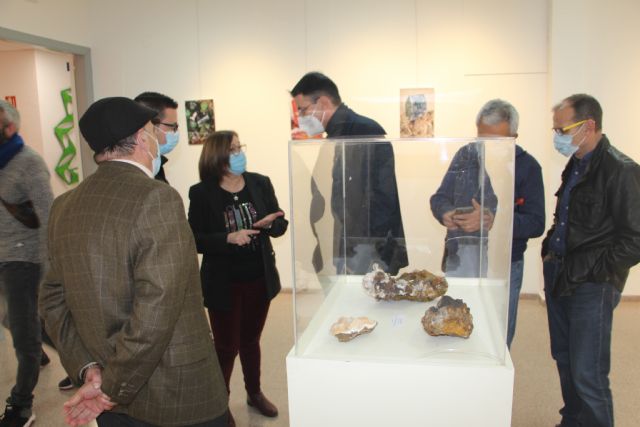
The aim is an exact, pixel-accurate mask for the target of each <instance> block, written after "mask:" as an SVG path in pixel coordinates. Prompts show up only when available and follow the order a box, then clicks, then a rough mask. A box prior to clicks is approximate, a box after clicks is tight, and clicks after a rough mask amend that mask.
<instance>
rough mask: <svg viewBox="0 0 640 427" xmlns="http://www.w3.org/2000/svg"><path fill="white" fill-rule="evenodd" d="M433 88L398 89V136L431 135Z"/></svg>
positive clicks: (428, 136)
mask: <svg viewBox="0 0 640 427" xmlns="http://www.w3.org/2000/svg"><path fill="white" fill-rule="evenodd" d="M434 101H435V91H434V89H433V88H423V89H400V137H402V138H407V137H424V138H431V137H433V135H434V134H433V116H434V110H435V108H434V107H435V102H434Z"/></svg>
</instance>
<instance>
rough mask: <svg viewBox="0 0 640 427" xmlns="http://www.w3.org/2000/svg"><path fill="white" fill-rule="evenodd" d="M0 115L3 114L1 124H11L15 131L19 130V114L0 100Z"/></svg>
mask: <svg viewBox="0 0 640 427" xmlns="http://www.w3.org/2000/svg"><path fill="white" fill-rule="evenodd" d="M0 113H3V116H4V117H3V124H9V123H13V124H14V125H16V129H20V113H18V110H16V109H15V108H14V106H13V105H11V104H9V103H8V102H7V101H4V100H1V99H0Z"/></svg>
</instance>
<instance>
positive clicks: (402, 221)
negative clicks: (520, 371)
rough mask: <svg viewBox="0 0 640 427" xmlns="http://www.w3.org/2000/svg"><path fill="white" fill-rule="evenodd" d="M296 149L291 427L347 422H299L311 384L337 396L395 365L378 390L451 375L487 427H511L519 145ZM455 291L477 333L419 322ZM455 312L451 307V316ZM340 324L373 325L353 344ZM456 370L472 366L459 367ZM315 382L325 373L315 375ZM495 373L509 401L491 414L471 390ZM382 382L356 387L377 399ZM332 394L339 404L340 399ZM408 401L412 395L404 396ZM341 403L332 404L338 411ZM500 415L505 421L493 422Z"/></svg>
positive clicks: (420, 143) (330, 144)
mask: <svg viewBox="0 0 640 427" xmlns="http://www.w3.org/2000/svg"><path fill="white" fill-rule="evenodd" d="M289 149H290V153H289V154H290V190H291V193H290V194H291V207H292V212H291V225H290V231H291V232H292V240H293V254H294V263H293V265H294V266H293V269H294V274H293V277H294V284H293V293H294V298H293V300H294V313H295V322H294V324H295V345H294V348H293V349H292V351H291V352H290V354H289V356H288V358H287V364H288V376H289V396H290V407H291V408H290V410H291V421H292V424H291V425H292V426H294V425H305V426H307V425H315V424H314V422H315V421H316V420H318V419H322V421H321V422H322V423H335V422H337V423H338V425H341V424H340V420H342V418H339V417H338V416H337V417H338V418H335V419H331V418H327V417H329V415H325V414H320V413H317V414H314V415H313V416H312V417H308V418H307V419H304V418H305V417H304V416H303V413H304V414H306V413H309V412H313V410H312V409H310V408H311V406H308V407H306V409H304V410H303V409H302V408H305V399H306V400H308V401H309V402H310V401H313V400H315V397H313V396H314V392H310V394H309V393H306V390H308V389H309V387H308V386H306V385H305V384H308V383H309V382H311V383H314V382H315V383H316V384H319V383H323V382H325V381H327V382H331V381H340V383H341V390H342V388H343V387H346V389H349V387H350V385H351V383H350V382H347V383H345V381H348V380H345V378H346V377H347V376H349V375H351V374H352V373H353V372H355V371H357V370H358V369H362V371H361V374H362V377H368V376H371V375H373V377H379V376H384V375H386V374H385V373H384V372H385V370H388V374H389V375H390V377H391V378H396V375H398V377H397V378H396V380H397V383H396V384H394V385H391V384H385V385H383V386H382V387H390V386H392V387H396V388H401V389H403V388H405V387H406V384H409V383H411V382H413V381H419V380H418V378H420V376H421V375H424V379H425V381H431V380H434V379H435V378H437V377H438V376H439V375H441V374H442V375H445V376H446V378H447V379H446V381H448V382H449V383H450V386H451V387H452V389H451V390H450V392H451V393H456V394H457V395H458V396H457V397H458V398H459V397H464V396H462V395H461V394H460V393H459V390H460V389H461V388H465V387H466V388H467V389H468V390H472V389H473V390H475V391H474V392H473V393H474V394H469V396H468V399H472V400H474V402H475V403H477V404H478V405H479V406H478V412H476V414H475V415H474V417H475V418H474V419H475V421H478V420H479V419H481V418H482V413H486V416H487V419H488V420H489V419H491V420H492V421H490V422H491V423H492V424H490V425H492V426H497V425H508V423H509V421H505V423H502V422H501V421H499V420H500V417H501V416H502V418H504V419H505V420H510V408H511V405H510V404H508V405H507V404H506V402H505V401H504V400H507V401H508V402H511V397H510V395H511V392H512V385H513V367H512V365H511V361H510V358H509V355H508V352H507V349H506V330H507V312H508V301H509V272H510V265H511V235H512V227H513V210H514V196H513V188H514V168H515V143H514V140H513V139H512V138H481V139H480V138H465V139H462V138H461V139H439V138H436V139H406V138H403V139H344V140H338V139H331V140H302V141H291V142H290V144H289ZM374 269H377V270H376V272H377V274H376V272H373V273H372V271H373V270H374ZM416 270H417V271H419V273H418V274H416V275H414V276H415V277H423V278H424V277H426V278H427V279H426V281H425V280H422V281H419V282H411V280H408V279H407V277H408V276H406V275H405V276H403V273H410V272H414V271H416ZM434 283H435V284H440V285H442V283H444V284H445V289H446V292H445V293H444V295H445V296H440V295H441V294H442V289H440V292H439V293H436V294H435V295H430V296H428V297H424V296H425V294H429V292H425V289H426V287H428V286H431V285H432V284H434ZM407 287H409V288H410V290H411V289H413V290H414V291H415V290H418V291H422V292H418V294H420V295H419V296H421V297H420V298H414V296H415V295H416V293H415V292H414V293H413V294H411V293H410V292H407ZM441 287H442V286H441ZM407 295H409V296H407ZM447 296H448V297H451V298H453V299H454V300H461V301H462V302H463V303H464V304H466V308H468V311H469V312H470V314H471V317H472V320H471V319H469V318H466V322H467V323H472V325H468V324H467V325H462V328H463V329H464V328H466V331H467V335H468V337H461V336H460V334H459V333H458V334H457V335H458V336H455V335H456V334H455V333H454V334H452V335H436V334H433V333H432V332H434V331H433V330H430V332H429V333H428V332H427V330H428V329H429V328H428V327H427V326H426V323H428V322H426V321H423V318H425V317H426V313H427V312H428V311H432V312H435V313H440V311H439V310H438V311H436V309H437V308H438V304H439V302H440V301H445V300H446V299H447ZM431 298H433V299H431ZM429 299H430V300H429ZM448 302H451V300H449V301H448ZM460 306H461V303H458V304H457V305H456V303H453V307H454V308H455V307H460ZM463 307H464V306H463ZM453 311H455V310H453ZM449 314H450V313H448V312H445V313H444V314H441V315H440V317H442V316H444V317H445V320H444V321H445V322H448V321H449V320H453V321H454V323H455V317H456V316H455V315H453V314H452V316H451V319H446V317H447V316H449ZM341 317H347V318H359V317H366V318H367V319H368V320H367V321H369V320H370V321H372V322H375V328H374V329H373V330H372V331H370V332H369V331H368V330H366V329H365V332H368V333H363V334H362V335H358V333H357V331H356V332H354V330H353V329H352V328H351V327H350V326H347V327H346V328H343V331H342V332H343V333H344V331H345V330H346V331H347V332H346V333H347V335H348V334H351V335H348V336H347V338H346V339H343V340H340V339H338V338H344V335H342V336H339V335H338V336H336V334H335V331H336V330H335V328H334V329H332V327H333V325H334V324H335V323H336V322H337V321H338V319H340V318H341ZM432 317H433V316H432ZM436 317H438V316H436ZM440 320H442V319H440ZM469 321H470V322H469ZM463 323H464V322H463ZM470 328H472V329H471V332H470V334H468V332H469V329H470ZM369 329H370V328H369ZM436 329H437V328H436ZM332 330H333V331H334V333H333V334H332V333H331V331H332ZM444 330H446V331H448V332H450V331H451V329H450V328H449V329H447V328H444ZM440 332H441V333H442V328H441V329H440ZM436 333H437V332H436ZM353 336H355V338H353V339H350V338H352V337H353ZM463 336H464V334H463ZM312 361H313V362H312ZM324 367H327V370H326V371H325V370H324ZM341 367H344V370H341V369H342V368H341ZM461 367H464V368H471V369H468V370H467V371H460V368H461ZM486 368H489V369H493V368H498V369H501V368H506V371H504V372H502V371H500V373H496V372H498V371H487V370H486ZM407 369H408V371H407ZM474 369H475V371H474ZM310 371H314V373H309V372H310ZM301 372H306V373H302V374H301ZM402 372H404V374H402ZM445 372H446V374H445ZM462 372H464V373H462ZM318 373H322V377H316V378H315V379H314V378H312V376H313V375H319V374H318ZM503 374H504V375H503ZM308 375H310V376H308ZM403 375H406V377H402V376H403ZM487 375H488V377H491V378H492V380H493V379H495V381H496V384H498V383H500V380H498V378H499V377H500V376H501V375H502V377H503V379H504V381H503V382H502V383H501V384H504V387H503V386H500V388H501V390H500V391H496V392H495V394H496V395H500V396H502V397H504V400H503V401H502V402H501V403H500V404H499V405H495V408H493V409H491V410H489V409H488V408H489V407H490V406H491V404H490V402H484V401H483V399H482V398H479V397H478V396H479V395H481V394H482V393H483V391H482V390H483V389H482V386H480V385H479V384H477V385H478V387H479V388H478V389H475V388H474V387H473V386H470V384H471V383H479V382H483V381H484V382H486V380H487V378H488V377H487ZM331 378H333V380H332V379H331ZM443 378H444V377H443ZM456 378H457V379H456ZM482 378H484V380H482ZM358 381H360V382H361V380H358ZM456 381H459V383H457V382H456ZM378 382H379V378H378V380H375V381H371V383H367V385H366V386H365V388H363V389H362V390H361V391H362V392H364V393H370V392H371V391H375V389H376V387H378ZM394 382H395V381H394ZM328 387H329V388H328V389H331V390H333V391H331V394H332V395H334V396H335V395H336V393H338V394H340V393H341V392H337V391H336V390H335V387H330V386H328ZM443 390H444V395H445V396H444V397H443V399H444V400H443V402H447V401H448V400H447V399H450V398H452V397H453V396H449V398H447V396H446V395H447V393H449V392H447V390H446V387H445V389H443ZM454 390H458V391H454ZM416 392H417V393H418V394H419V392H418V391H416ZM345 393H346V392H345ZM357 393H359V392H358V389H357V387H356V386H354V388H353V389H350V391H349V395H351V396H353V395H354V394H357ZM380 393H382V394H385V390H384V389H381V390H380ZM410 393H411V392H410V391H409V390H404V392H401V395H403V396H405V398H406V396H407V395H410ZM469 393H472V392H469ZM292 395H295V396H293V397H292ZM370 396H371V395H370ZM343 397H344V398H345V399H348V396H346V395H345V396H343ZM317 398H320V396H319V395H318V396H317ZM323 398H326V396H325V397H323ZM436 400H437V399H436ZM456 400H457V399H456ZM309 402H307V403H309ZM340 402H341V400H339V399H337V398H336V403H335V405H336V406H337V407H339V406H340V405H341V403H340ZM370 403H371V402H369V403H368V404H367V406H371V405H370ZM381 404H382V402H381ZM399 404H400V402H399ZM418 406H420V404H418ZM503 408H506V409H503ZM494 409H495V411H498V412H501V411H504V412H508V414H506V413H505V414H499V415H496V413H495V411H494V412H491V411H492V410H494ZM335 410H336V411H338V412H340V411H339V409H335ZM351 411H352V409H351ZM454 411H455V408H454ZM483 411H484V412H483ZM344 412H345V414H346V413H348V412H349V409H348V408H346V407H345V410H344ZM369 412H370V411H369ZM369 412H368V413H369ZM374 412H375V411H374ZM323 417H324V418H323ZM407 417H408V416H407ZM303 419H304V420H303ZM383 419H384V413H382V412H381V413H380V414H379V415H377V416H376V417H372V418H371V419H370V420H369V421H367V422H368V423H369V424H367V425H384V424H382V423H380V424H376V423H377V422H378V421H379V420H383ZM362 421H363V420H362V419H358V421H357V422H362ZM387 421H389V422H392V424H396V425H407V426H409V425H414V424H412V423H411V419H410V418H407V420H405V421H403V423H404V424H403V423H401V424H397V421H398V420H397V419H396V420H387ZM387 421H385V422H387ZM422 421H424V420H422ZM350 422H356V421H355V420H351V421H350ZM456 422H459V423H464V422H467V421H466V420H464V419H462V418H461V419H459V420H457V421H456ZM309 423H311V424H309ZM371 423H373V424H371ZM317 425H321V424H320V423H318V424H317ZM325 425H328V424H325ZM333 425H336V424H333ZM344 425H349V424H347V423H345V424H344ZM351 425H354V424H351ZM362 425H364V424H362ZM387 425H388V424H387ZM415 425H421V424H419V423H418V424H415ZM434 425H440V424H434ZM442 425H447V424H442ZM452 425H455V424H452ZM457 425H463V424H457ZM469 425H470V424H469ZM475 425H482V424H475Z"/></svg>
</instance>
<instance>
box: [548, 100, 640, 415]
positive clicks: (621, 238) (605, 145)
mask: <svg viewBox="0 0 640 427" xmlns="http://www.w3.org/2000/svg"><path fill="white" fill-rule="evenodd" d="M553 130H554V138H553V139H554V145H555V148H556V150H557V151H558V152H560V153H561V154H562V155H564V156H567V157H570V160H569V162H568V163H567V166H566V167H565V170H564V172H563V173H562V184H561V185H560V189H559V190H558V191H557V192H556V196H557V198H558V199H557V203H556V210H555V215H554V223H553V226H552V227H551V229H550V230H549V232H548V233H547V237H546V238H545V240H544V242H543V243H542V257H543V269H544V284H545V287H544V290H545V297H546V302H547V315H548V319H549V333H550V337H551V355H552V356H553V358H554V360H555V361H556V364H557V366H558V373H559V374H560V386H561V388H562V398H563V400H564V407H563V408H562V409H561V410H560V414H561V415H562V423H561V424H559V426H562V427H567V426H601V427H605V426H606V427H609V426H613V399H612V396H611V389H610V388H609V370H610V365H611V327H612V320H613V310H614V309H615V307H616V306H617V305H618V302H619V301H620V294H621V292H622V290H623V288H624V285H625V282H626V280H627V276H628V275H629V269H630V268H631V267H632V266H634V265H635V264H637V263H638V262H639V261H640V215H638V213H639V212H640V167H638V164H637V163H636V162H634V161H633V160H632V159H630V158H629V157H627V156H626V155H624V154H623V153H621V152H620V151H618V150H617V149H616V148H614V147H613V146H612V145H611V144H610V143H609V140H608V139H607V137H606V135H604V134H603V133H602V108H601V107H600V104H599V103H598V101H597V100H596V99H595V98H593V97H592V96H589V95H585V94H577V95H572V96H570V97H568V98H566V99H565V100H563V101H562V102H561V103H560V104H558V105H557V106H555V107H554V109H553Z"/></svg>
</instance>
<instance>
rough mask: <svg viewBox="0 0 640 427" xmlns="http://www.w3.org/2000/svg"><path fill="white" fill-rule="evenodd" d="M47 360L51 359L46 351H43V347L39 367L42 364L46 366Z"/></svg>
mask: <svg viewBox="0 0 640 427" xmlns="http://www.w3.org/2000/svg"><path fill="white" fill-rule="evenodd" d="M49 362H51V359H49V356H47V353H45V352H44V349H42V357H41V358H40V367H41V368H42V367H44V366H47V365H48V364H49Z"/></svg>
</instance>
